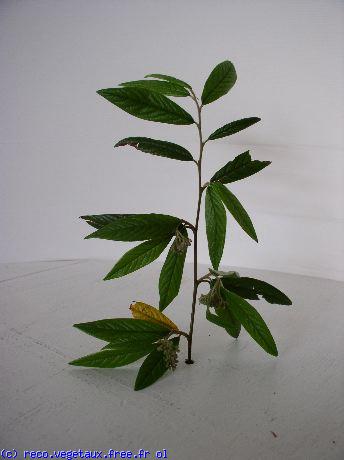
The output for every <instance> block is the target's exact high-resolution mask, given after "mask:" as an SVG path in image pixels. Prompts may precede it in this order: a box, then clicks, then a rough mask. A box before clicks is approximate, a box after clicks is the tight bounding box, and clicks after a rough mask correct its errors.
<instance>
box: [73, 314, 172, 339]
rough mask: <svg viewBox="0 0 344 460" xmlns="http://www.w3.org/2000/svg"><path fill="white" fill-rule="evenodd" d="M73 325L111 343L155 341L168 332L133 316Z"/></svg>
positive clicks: (160, 326) (159, 326) (157, 325)
mask: <svg viewBox="0 0 344 460" xmlns="http://www.w3.org/2000/svg"><path fill="white" fill-rule="evenodd" d="M74 327H76V328H77V329H80V330H81V331H83V332H85V333H86V334H89V335H92V336H93V337H96V338H97V339H101V340H105V341H106V342H112V343H116V342H117V341H118V340H120V341H121V342H124V341H126V340H128V342H135V341H138V340H139V341H143V342H144V341H150V342H156V341H157V340H159V339H162V338H163V337H165V336H166V335H167V334H168V333H169V332H170V329H169V328H167V327H165V326H163V325H161V324H155V323H152V322H150V321H145V320H143V319H134V318H110V319H101V320H99V321H91V322H88V323H79V324H74ZM117 343H118V342H117Z"/></svg>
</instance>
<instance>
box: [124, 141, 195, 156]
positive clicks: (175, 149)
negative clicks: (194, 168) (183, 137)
mask: <svg viewBox="0 0 344 460" xmlns="http://www.w3.org/2000/svg"><path fill="white" fill-rule="evenodd" d="M124 145H130V146H131V147H134V148H135V149H137V150H141V152H146V153H151V154H152V155H158V156H160V157H166V158H172V159H173V160H181V161H193V157H192V155H191V153H190V152H189V151H188V150H186V149H185V148H184V147H181V146H180V145H177V144H173V143H172V142H167V141H159V140H156V139H150V138H149V137H127V138H126V139H122V140H121V141H119V142H117V144H116V145H115V147H121V146H124Z"/></svg>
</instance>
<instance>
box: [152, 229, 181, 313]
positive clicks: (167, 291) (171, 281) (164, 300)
mask: <svg viewBox="0 0 344 460" xmlns="http://www.w3.org/2000/svg"><path fill="white" fill-rule="evenodd" d="M181 233H182V234H183V235H184V236H185V237H187V236H188V234H187V231H186V229H185V228H184V227H183V228H182V230H181ZM186 252H187V251H186V250H185V251H183V252H177V251H176V250H175V241H174V242H173V243H172V245H171V247H170V250H169V251H168V254H167V257H166V260H165V263H164V265H163V267H162V269H161V272H160V277H159V295H160V301H159V310H160V311H163V310H165V308H166V307H167V306H168V305H169V304H170V303H171V302H172V300H173V299H174V298H175V297H176V296H177V295H178V293H179V289H180V284H181V281H182V277H183V271H184V264H185V257H186Z"/></svg>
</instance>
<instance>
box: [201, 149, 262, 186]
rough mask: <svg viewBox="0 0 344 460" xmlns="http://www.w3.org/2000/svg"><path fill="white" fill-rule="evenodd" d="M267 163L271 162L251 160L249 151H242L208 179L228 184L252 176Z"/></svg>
mask: <svg viewBox="0 0 344 460" xmlns="http://www.w3.org/2000/svg"><path fill="white" fill-rule="evenodd" d="M269 164H271V161H259V160H253V161H252V158H251V155H250V152H249V151H247V152H243V153H241V154H240V155H238V156H237V157H235V158H234V160H232V161H229V162H228V163H227V164H226V165H225V166H223V167H222V168H221V169H219V170H218V171H217V172H216V173H215V174H214V175H213V177H212V178H211V179H210V182H215V181H219V182H221V183H222V184H229V183H230V182H235V181H237V180H241V179H245V177H249V176H252V175H253V174H256V173H257V172H259V171H261V170H262V169H264V168H266V167H267V166H269Z"/></svg>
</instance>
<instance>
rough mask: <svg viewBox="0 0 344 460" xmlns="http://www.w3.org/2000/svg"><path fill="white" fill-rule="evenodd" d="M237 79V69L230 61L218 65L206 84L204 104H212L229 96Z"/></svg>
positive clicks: (203, 96) (203, 95) (203, 97)
mask: <svg viewBox="0 0 344 460" xmlns="http://www.w3.org/2000/svg"><path fill="white" fill-rule="evenodd" d="M236 79H237V75H236V72H235V68H234V65H233V64H232V63H231V62H230V61H224V62H221V64H218V65H217V66H216V67H215V68H214V70H213V71H212V72H211V74H210V75H209V77H208V79H207V81H206V82H205V85H204V88H203V93H202V104H203V105H206V104H210V103H211V102H214V101H216V100H217V99H219V98H220V97H221V96H224V95H225V94H227V93H228V91H229V90H230V89H231V88H232V87H233V86H234V84H235V82H236Z"/></svg>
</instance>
